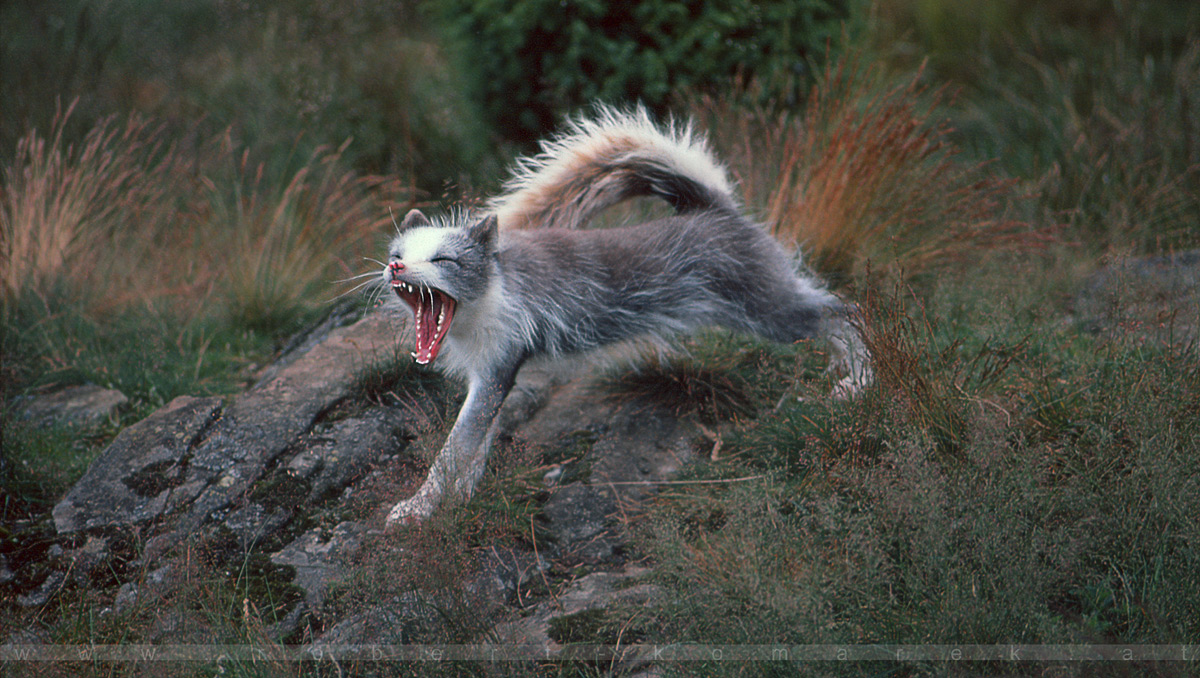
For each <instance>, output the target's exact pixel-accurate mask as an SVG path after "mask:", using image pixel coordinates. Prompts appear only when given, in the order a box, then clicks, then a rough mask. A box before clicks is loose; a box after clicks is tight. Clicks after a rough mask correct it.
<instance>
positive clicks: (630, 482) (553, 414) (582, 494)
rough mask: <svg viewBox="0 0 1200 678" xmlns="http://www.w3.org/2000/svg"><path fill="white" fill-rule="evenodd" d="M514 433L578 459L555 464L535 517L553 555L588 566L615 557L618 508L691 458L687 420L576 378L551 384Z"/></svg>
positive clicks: (620, 540) (629, 503) (618, 534)
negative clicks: (617, 398) (605, 394)
mask: <svg viewBox="0 0 1200 678" xmlns="http://www.w3.org/2000/svg"><path fill="white" fill-rule="evenodd" d="M582 434H586V435H582ZM513 435H514V437H515V438H517V439H519V440H522V441H524V442H525V444H533V445H540V446H543V447H545V448H547V449H548V450H550V451H552V450H553V448H554V447H556V446H557V447H560V448H561V447H568V448H571V449H570V450H569V451H567V452H564V453H561V456H566V457H568V458H571V457H580V458H579V459H576V460H575V461H573V462H570V463H569V466H568V467H567V468H556V469H555V471H556V472H557V473H556V477H555V480H556V482H557V483H560V484H556V486H555V487H554V488H553V489H552V490H551V492H552V494H551V497H550V499H549V500H547V501H546V503H545V505H544V506H543V509H542V519H543V526H544V527H545V528H546V532H547V533H548V534H549V535H550V537H551V539H552V540H553V541H554V543H555V545H556V547H557V551H558V555H560V556H565V557H567V558H568V559H570V560H576V561H579V562H584V563H590V564H596V563H601V562H605V561H613V560H614V559H616V558H617V557H618V551H619V547H620V545H621V544H622V543H623V541H624V537H623V535H622V533H621V530H620V519H621V514H622V511H623V510H624V508H625V507H628V506H632V505H634V504H636V503H637V502H639V501H641V500H642V499H644V498H645V497H647V496H648V495H650V494H651V493H652V492H654V491H655V490H656V488H657V485H656V483H657V482H659V481H662V480H666V479H669V478H671V477H673V476H674V475H675V474H676V473H678V472H679V470H680V469H681V468H682V467H683V465H684V464H686V463H687V462H688V461H690V460H692V459H693V458H694V453H693V451H692V448H691V444H690V442H689V441H690V439H691V436H692V431H691V429H690V428H689V427H688V426H686V425H684V424H683V423H681V422H679V421H678V420H677V419H676V418H675V417H673V416H670V415H669V414H667V413H664V412H661V411H658V410H655V409H654V408H651V407H642V408H639V407H634V406H624V407H619V406H616V405H614V404H612V403H610V402H608V401H606V400H605V399H604V398H602V397H600V396H599V395H597V394H596V393H595V392H593V391H592V390H591V389H590V388H589V387H588V386H587V384H586V382H585V381H583V380H578V381H576V382H571V383H568V384H566V385H564V386H562V387H560V388H557V389H555V390H554V392H553V394H552V396H551V397H550V398H549V400H548V401H547V403H546V405H544V406H543V407H542V408H541V409H540V410H538V411H537V413H536V414H534V415H533V417H532V418H531V419H530V420H529V421H528V422H526V423H525V424H524V425H522V426H519V427H517V429H516V431H515V432H514V434H513ZM547 441H557V442H556V444H553V445H547ZM571 467H576V468H571ZM568 479H569V481H568V482H562V481H564V480H568Z"/></svg>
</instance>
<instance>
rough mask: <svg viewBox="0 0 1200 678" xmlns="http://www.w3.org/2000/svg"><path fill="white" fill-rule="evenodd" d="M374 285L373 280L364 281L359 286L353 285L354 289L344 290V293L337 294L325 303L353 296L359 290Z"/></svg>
mask: <svg viewBox="0 0 1200 678" xmlns="http://www.w3.org/2000/svg"><path fill="white" fill-rule="evenodd" d="M374 283H375V281H374V280H364V281H363V282H360V283H359V284H357V285H355V286H354V287H351V288H350V289H348V290H346V291H345V292H342V293H341V294H339V295H337V296H335V297H333V298H331V299H328V300H327V301H326V303H328V302H330V301H337V300H338V299H341V298H342V297H345V296H349V295H351V294H354V293H355V292H357V291H359V290H361V289H362V288H364V287H368V286H370V285H372V284H374Z"/></svg>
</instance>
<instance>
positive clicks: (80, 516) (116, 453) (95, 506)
mask: <svg viewBox="0 0 1200 678" xmlns="http://www.w3.org/2000/svg"><path fill="white" fill-rule="evenodd" d="M220 410H221V401H220V399H219V398H192V397H190V396H180V397H178V398H176V399H174V400H172V401H171V402H170V403H168V404H167V406H166V407H164V408H162V409H161V410H159V411H158V412H155V413H154V414H152V415H150V416H149V417H147V418H146V419H144V420H142V421H141V422H139V423H137V424H134V425H133V426H130V427H129V428H127V429H125V430H124V431H122V432H121V433H120V435H118V436H117V438H116V440H114V441H113V442H112V444H111V445H109V446H108V449H106V450H105V451H104V452H103V453H102V454H101V455H100V457H99V458H97V459H96V461H95V462H93V463H92V465H91V466H90V467H89V468H88V470H87V472H86V473H85V474H84V475H83V478H81V479H80V480H79V482H77V483H76V484H75V486H74V487H72V488H71V490H70V491H69V492H67V495H66V496H65V497H63V499H62V500H61V501H60V502H59V503H58V504H57V505H56V506H55V507H54V526H55V528H57V530H58V532H59V534H70V533H73V532H79V531H81V530H87V529H94V528H101V527H111V526H115V525H134V524H138V523H145V522H147V521H150V520H153V519H155V518H157V517H159V516H160V515H162V513H163V511H164V509H165V508H166V506H167V500H168V497H169V496H170V494H171V491H172V489H173V488H175V487H177V486H178V485H179V484H180V483H181V482H182V481H183V478H184V470H183V460H184V455H185V454H186V453H187V451H188V450H189V448H190V447H191V445H192V444H194V443H195V441H196V440H197V439H198V438H199V437H200V435H201V434H202V433H203V431H204V430H205V429H206V428H207V427H208V426H209V425H210V424H211V423H212V420H213V418H214V417H215V416H216V415H217V413H218V412H220Z"/></svg>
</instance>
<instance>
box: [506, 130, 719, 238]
mask: <svg viewBox="0 0 1200 678" xmlns="http://www.w3.org/2000/svg"><path fill="white" fill-rule="evenodd" d="M639 196H657V197H659V198H662V199H663V200H666V201H667V202H668V203H670V204H671V205H672V206H673V207H674V208H675V210H676V211H677V212H681V213H682V212H688V211H693V210H701V209H724V210H729V211H736V210H737V204H736V201H735V200H734V197H733V190H732V188H731V186H730V183H729V179H728V178H727V177H726V174H725V169H724V168H723V167H722V166H721V165H720V164H719V163H718V162H717V161H716V159H715V158H714V157H713V155H712V153H711V152H710V151H709V150H708V145H707V143H706V142H705V140H704V139H703V137H701V136H700V135H698V134H697V133H696V132H695V131H694V130H693V129H692V127H691V125H677V124H674V123H672V124H670V125H667V126H665V127H660V126H659V125H656V124H655V123H654V122H653V121H652V120H651V119H650V115H649V113H647V112H646V110H645V109H644V108H642V107H638V108H636V109H634V110H631V111H622V110H617V109H614V108H609V107H605V106H601V107H598V108H597V112H596V115H595V116H594V117H591V118H587V117H581V118H577V119H575V120H572V121H569V123H568V127H567V129H566V131H565V132H563V133H562V134H561V135H559V136H557V137H555V138H554V139H551V140H549V141H544V142H542V152H541V153H539V154H538V155H536V156H533V157H526V158H521V159H520V160H518V161H517V166H516V169H515V170H514V174H513V177H512V178H511V179H509V180H508V182H506V183H505V185H504V193H502V194H501V195H500V196H498V197H496V198H493V199H492V200H491V201H490V202H489V204H488V207H489V208H490V209H491V210H492V211H494V212H495V214H496V216H497V217H498V218H499V220H500V227H501V228H512V229H524V228H547V227H554V228H580V227H582V226H583V225H584V224H586V223H587V221H588V220H589V219H590V218H591V217H592V215H594V214H595V213H596V212H598V211H600V210H602V209H604V208H606V207H609V206H611V205H615V204H617V203H620V202H622V201H625V200H628V199H629V198H634V197H639Z"/></svg>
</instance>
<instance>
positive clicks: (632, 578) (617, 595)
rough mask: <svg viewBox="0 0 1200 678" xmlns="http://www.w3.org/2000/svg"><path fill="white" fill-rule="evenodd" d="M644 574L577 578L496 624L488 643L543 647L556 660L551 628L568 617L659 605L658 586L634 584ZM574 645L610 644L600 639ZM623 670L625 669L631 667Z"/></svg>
mask: <svg viewBox="0 0 1200 678" xmlns="http://www.w3.org/2000/svg"><path fill="white" fill-rule="evenodd" d="M648 572H649V569H648V568H643V567H628V568H626V569H624V570H620V571H616V572H596V573H593V574H589V575H587V576H585V577H581V578H579V579H578V580H576V581H575V582H573V583H572V584H571V585H570V586H568V587H567V588H566V589H565V590H564V591H562V592H561V593H559V594H558V596H557V597H556V598H554V599H553V600H549V601H545V602H541V603H538V605H537V606H535V607H534V609H533V610H532V611H529V612H527V613H525V614H523V615H521V616H520V617H517V618H515V619H512V620H510V621H506V622H503V623H501V624H499V625H497V626H496V628H495V629H494V631H493V637H492V639H489V640H492V641H494V642H497V643H499V644H501V645H504V644H508V645H532V646H538V647H543V648H545V652H546V656H547V657H548V658H550V659H553V658H555V657H559V656H560V655H562V653H563V651H564V649H565V647H564V644H563V643H560V642H559V641H558V640H556V639H555V638H554V635H556V634H555V633H554V629H555V627H558V628H560V629H561V628H564V627H569V625H570V624H571V621H572V620H571V618H572V617H579V616H581V615H584V614H586V613H589V612H596V613H602V612H603V611H611V612H615V611H617V610H621V609H623V610H624V611H628V610H643V609H645V608H653V607H654V606H655V605H657V604H658V603H659V602H661V601H662V600H663V597H664V595H665V593H664V592H663V590H662V589H661V588H660V587H658V586H655V585H653V584H643V583H637V582H636V580H637V579H638V578H639V577H643V576H645V575H646V574H647V573H648ZM623 614H628V613H627V612H623ZM597 616H598V615H597ZM647 621H649V619H647ZM560 639H561V637H560ZM576 642H590V643H595V644H600V645H604V644H611V643H608V642H607V639H604V638H596V639H583V640H582V641H576ZM623 668H624V669H625V670H629V669H631V668H633V667H632V666H626V667H623Z"/></svg>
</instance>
